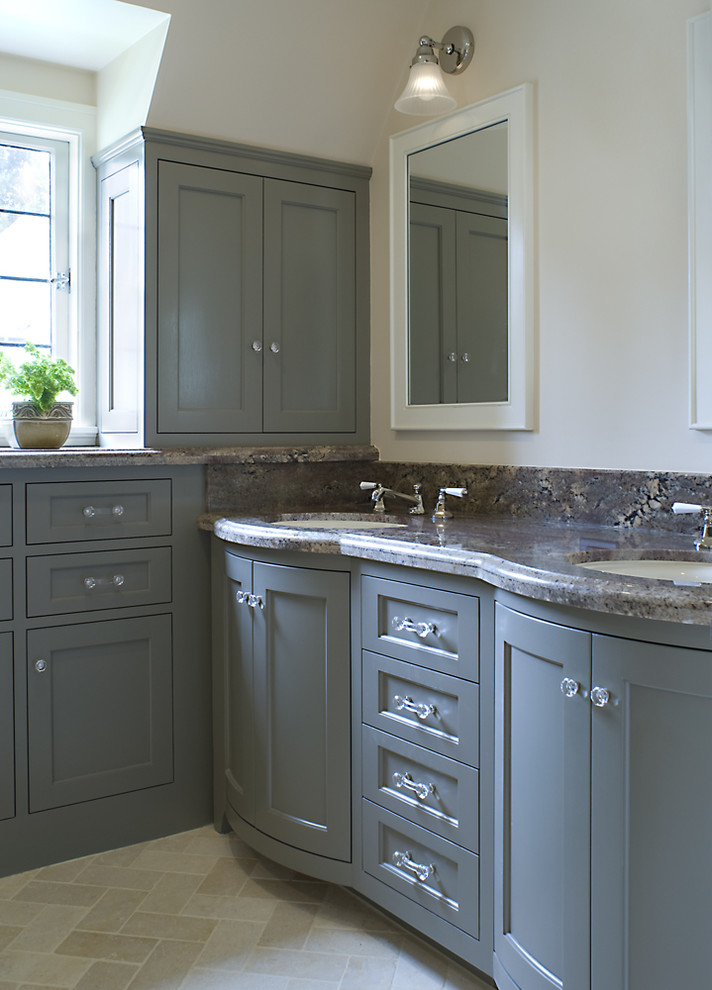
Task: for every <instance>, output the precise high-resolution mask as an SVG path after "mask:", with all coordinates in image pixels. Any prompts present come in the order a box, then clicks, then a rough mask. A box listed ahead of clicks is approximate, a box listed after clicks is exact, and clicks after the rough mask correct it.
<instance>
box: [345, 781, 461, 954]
mask: <svg viewBox="0 0 712 990" xmlns="http://www.w3.org/2000/svg"><path fill="white" fill-rule="evenodd" d="M362 810H363V866H364V870H365V871H366V873H369V874H370V875H371V876H373V877H376V879H378V880H380V881H382V882H383V883H385V884H387V885H388V886H389V887H392V888H393V889H394V890H397V891H399V892H400V893H401V894H404V895H405V896H406V897H408V898H409V899H410V900H412V901H415V903H417V904H420V905H421V907H424V908H427V909H428V910H429V911H432V912H433V914H437V915H439V917H441V918H443V919H444V920H445V921H449V922H450V923H451V924H453V925H455V926H456V927H457V928H460V929H462V931H464V932H467V934H468V935H473V936H474V937H475V938H478V937H479V910H478V908H479V905H478V901H479V859H478V857H477V856H476V855H475V854H474V853H472V852H468V850H467V849H463V848H462V847H461V846H456V845H455V844H454V843H452V842H448V841H447V840H446V839H442V838H441V837H440V836H439V835H433V833H432V832H428V831H426V830H425V829H423V828H419V827H418V826H417V825H413V824H412V823H411V822H408V821H406V820H405V819H404V818H399V817H398V815H393V814H391V812H390V811H385V810H384V809H383V808H379V807H378V806H377V805H374V804H371V802H370V801H366V800H364V801H363V809H362Z"/></svg>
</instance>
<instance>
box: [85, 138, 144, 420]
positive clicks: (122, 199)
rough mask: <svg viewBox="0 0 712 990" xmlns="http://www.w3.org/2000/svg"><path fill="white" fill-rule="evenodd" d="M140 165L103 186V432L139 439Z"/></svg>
mask: <svg viewBox="0 0 712 990" xmlns="http://www.w3.org/2000/svg"><path fill="white" fill-rule="evenodd" d="M141 178H142V169H141V161H140V159H139V158H135V159H134V160H133V161H130V162H128V164H126V165H124V166H123V167H122V168H117V169H116V170H115V171H111V172H109V173H108V174H107V175H105V176H103V177H102V178H101V179H100V182H99V207H98V208H99V244H98V272H99V280H98V281H99V293H98V306H97V338H98V351H99V362H98V367H99V373H98V383H97V384H98V388H97V393H98V406H99V430H100V432H101V433H103V434H131V435H137V434H138V433H139V431H140V430H141V428H142V422H141V420H142V408H143V403H142V401H141V399H142V395H141V393H142V391H143V298H142V297H143V284H144V283H143V264H144V257H143V238H142V236H141V229H142V226H143V210H142V182H141Z"/></svg>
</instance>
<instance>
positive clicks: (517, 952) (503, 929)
mask: <svg viewBox="0 0 712 990" xmlns="http://www.w3.org/2000/svg"><path fill="white" fill-rule="evenodd" d="M590 642H591V638H590V636H589V635H588V634H587V633H583V632H580V631H579V630H575V629H568V628H566V627H564V626H558V625H556V624H554V623H550V622H544V621H541V620H539V619H535V618H531V617H530V616H527V615H522V614H521V613H519V612H515V611H512V610H510V609H508V608H505V607H503V606H502V605H500V604H498V605H497V606H496V655H495V678H496V682H495V698H496V699H497V707H496V709H495V719H496V732H495V877H497V878H498V880H497V882H496V883H495V929H494V944H495V979H497V981H498V985H499V986H500V988H501V990H511V988H512V987H517V988H519V990H556V988H561V987H563V988H564V990H588V987H589V955H590V950H589V931H590V926H589V834H590V833H589V827H590V826H589V806H590V805H589V802H590V778H589V769H588V768H589V731H590V712H589V709H590V707H591V706H590V703H589V701H588V700H587V689H588V687H589V675H590V663H591V659H590V658H591V647H590ZM565 678H569V679H570V680H571V682H572V686H571V689H572V690H573V685H574V684H577V685H579V687H578V689H577V690H576V691H575V692H574V693H573V694H572V695H571V697H567V696H566V695H565V694H564V693H563V691H562V688H561V684H562V682H563V681H564V679H565ZM502 969H503V970H504V973H502ZM613 986H617V985H616V984H613V983H612V984H610V985H609V986H608V987H607V988H606V990H612V988H613ZM601 990H603V988H601Z"/></svg>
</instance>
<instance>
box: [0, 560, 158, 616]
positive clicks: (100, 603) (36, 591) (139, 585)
mask: <svg viewBox="0 0 712 990" xmlns="http://www.w3.org/2000/svg"><path fill="white" fill-rule="evenodd" d="M1 563H2V561H0V564H1ZM171 570H172V568H171V550H170V547H146V548H145V549H140V550H111V551H102V552H98V553H75V554H72V553H69V554H48V555H46V556H42V557H28V558H27V614H28V616H33V615H61V614H63V613H66V612H94V611H97V610H98V609H105V608H130V607H135V606H137V605H157V604H161V603H166V602H170V601H171V598H172V591H171V587H172V582H171Z"/></svg>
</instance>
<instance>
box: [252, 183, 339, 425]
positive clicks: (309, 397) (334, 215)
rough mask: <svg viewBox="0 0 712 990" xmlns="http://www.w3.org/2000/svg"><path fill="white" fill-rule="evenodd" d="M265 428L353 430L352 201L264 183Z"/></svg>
mask: <svg viewBox="0 0 712 990" xmlns="http://www.w3.org/2000/svg"><path fill="white" fill-rule="evenodd" d="M264 212H265V242H264V265H265V300H264V353H265V356H264V385H265V399H264V430H265V432H268V433H269V432H271V433H325V432H327V433H344V432H350V431H353V430H355V428H356V423H355V390H356V363H355V360H356V355H355V346H356V345H355V341H356V329H355V328H356V300H355V249H354V244H355V236H354V225H355V196H354V194H353V193H352V192H348V191H345V190H343V189H329V188H323V187H320V186H311V185H306V184H303V183H299V182H283V181H279V180H274V181H266V182H265V203H264Z"/></svg>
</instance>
